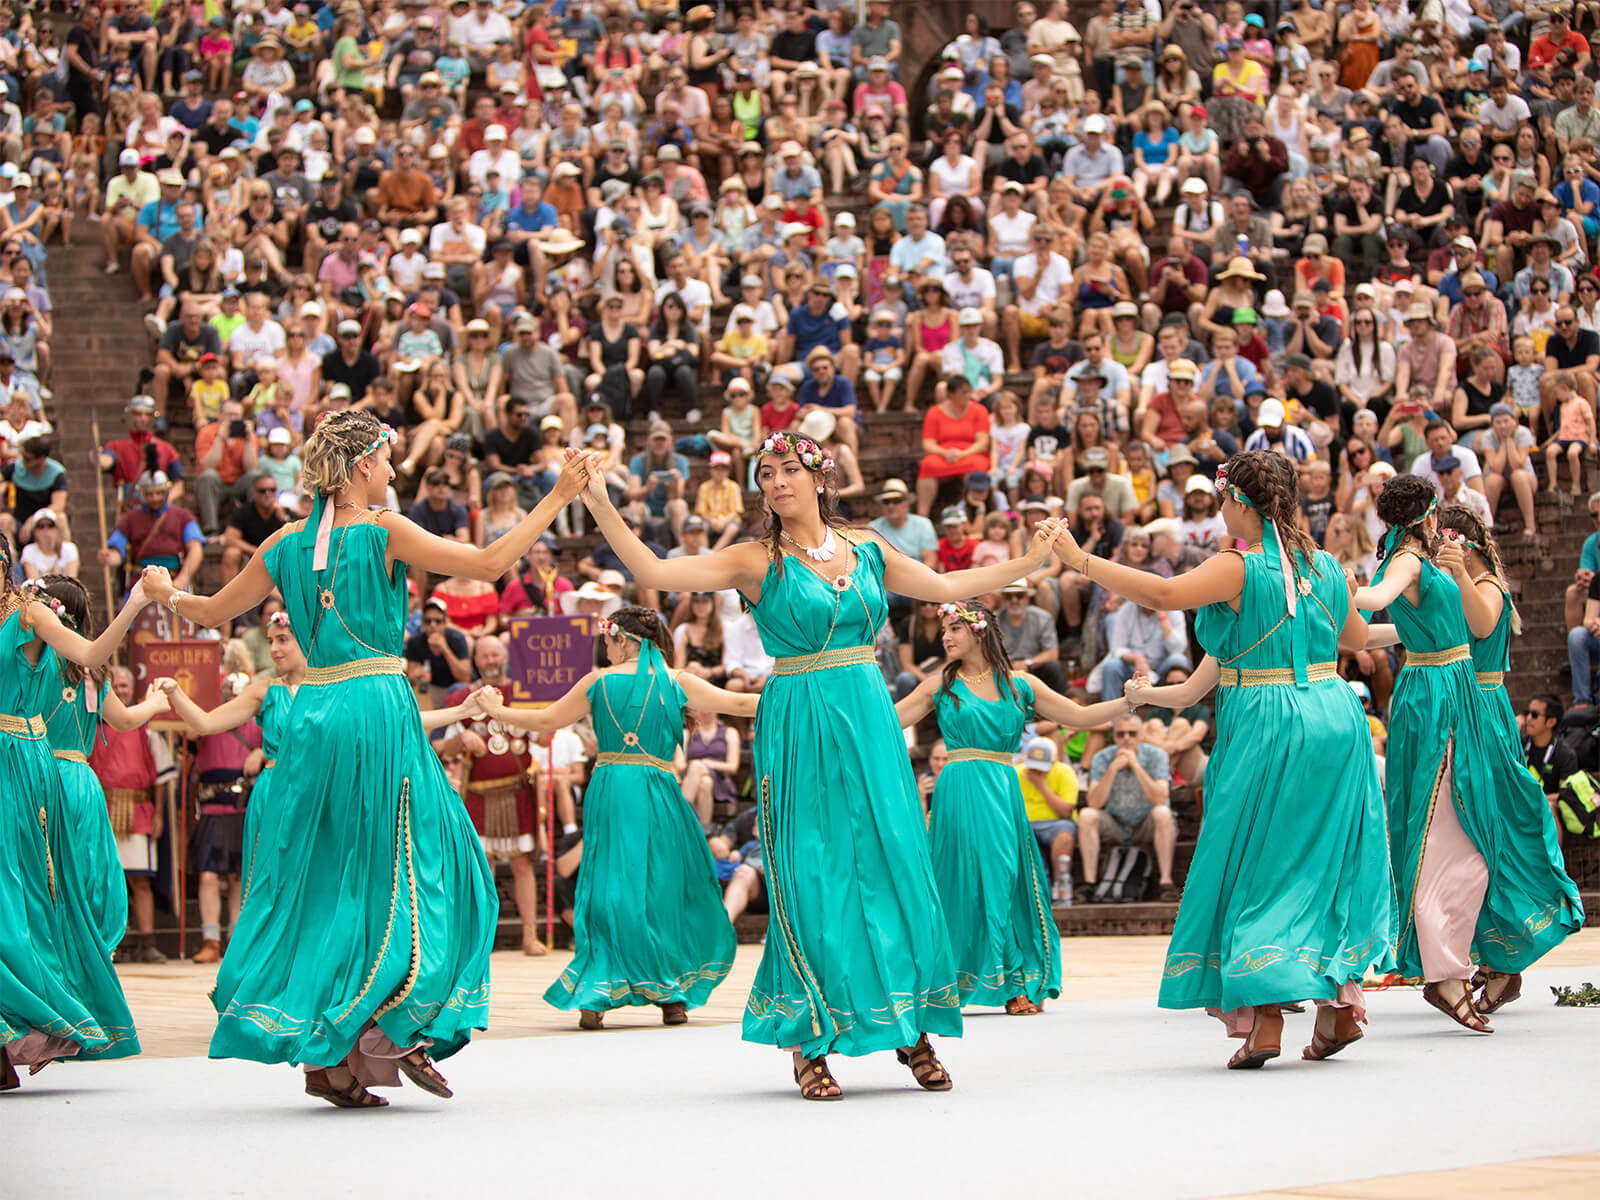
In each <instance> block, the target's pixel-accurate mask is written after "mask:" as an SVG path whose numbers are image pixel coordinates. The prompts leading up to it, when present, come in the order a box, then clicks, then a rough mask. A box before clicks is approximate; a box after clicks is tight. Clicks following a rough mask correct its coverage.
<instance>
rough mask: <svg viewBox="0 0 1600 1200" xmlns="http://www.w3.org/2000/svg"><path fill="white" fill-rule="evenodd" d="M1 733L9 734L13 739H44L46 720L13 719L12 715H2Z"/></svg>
mask: <svg viewBox="0 0 1600 1200" xmlns="http://www.w3.org/2000/svg"><path fill="white" fill-rule="evenodd" d="M0 733H9V734H11V735H12V736H13V737H20V738H33V739H38V738H42V737H43V736H44V718H43V717H13V716H12V715H11V714H10V713H0Z"/></svg>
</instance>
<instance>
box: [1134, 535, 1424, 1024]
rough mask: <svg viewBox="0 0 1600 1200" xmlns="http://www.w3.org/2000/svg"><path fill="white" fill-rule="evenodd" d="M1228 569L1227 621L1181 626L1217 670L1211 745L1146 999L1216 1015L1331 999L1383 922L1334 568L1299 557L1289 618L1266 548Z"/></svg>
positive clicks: (1360, 970)
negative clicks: (1233, 587)
mask: <svg viewBox="0 0 1600 1200" xmlns="http://www.w3.org/2000/svg"><path fill="white" fill-rule="evenodd" d="M1268 528H1269V530H1270V529H1271V526H1268ZM1230 553H1232V552H1231V551H1230ZM1242 557H1243V559H1244V566H1245V577H1244V591H1243V593H1242V594H1241V596H1240V598H1239V611H1238V612H1237V613H1235V612H1234V611H1233V609H1232V608H1231V607H1230V606H1229V605H1227V604H1225V603H1221V604H1208V605H1206V606H1205V607H1204V608H1202V609H1201V610H1200V611H1199V614H1198V617H1197V619H1196V632H1197V633H1198V635H1199V638H1200V642H1201V644H1202V645H1203V646H1204V647H1205V649H1206V652H1207V653H1208V654H1211V655H1212V656H1214V657H1215V658H1216V659H1217V660H1218V662H1220V663H1221V664H1222V666H1223V675H1222V679H1221V683H1220V686H1219V687H1218V690H1217V701H1216V714H1217V741H1216V745H1215V748H1214V749H1213V750H1212V752H1211V759H1210V762H1209V763H1208V764H1207V766H1206V788H1205V793H1206V811H1205V823H1204V824H1203V825H1202V826H1201V829H1200V839H1199V843H1198V844H1197V846H1196V847H1195V853H1194V861H1193V863H1192V864H1191V865H1190V867H1189V875H1188V879H1187V881H1186V882H1185V884H1184V889H1183V901H1182V903H1181V904H1180V905H1179V907H1178V916H1177V919H1176V921H1175V923H1174V926H1173V931H1172V943H1171V945H1170V947H1169V949H1168V951H1167V962H1166V967H1165V970H1164V971H1163V974H1162V979H1161V991H1160V1000H1159V1003H1160V1005H1161V1007H1162V1008H1207V1009H1212V1010H1218V1011H1219V1015H1224V1014H1227V1013H1229V1012H1231V1011H1232V1010H1235V1009H1241V1008H1245V1007H1248V1006H1253V1005H1262V1004H1276V1003H1281V1002H1289V1001H1299V1000H1334V999H1335V997H1336V996H1337V994H1338V992H1339V989H1340V988H1341V987H1343V986H1345V985H1347V984H1354V985H1355V986H1357V987H1359V986H1360V983H1361V980H1362V978H1363V977H1364V975H1365V973H1366V971H1367V969H1368V968H1369V967H1371V966H1373V965H1374V964H1377V965H1378V966H1379V968H1380V969H1387V967H1388V964H1389V961H1390V954H1391V948H1392V945H1393V941H1394V924H1395V900H1394V889H1393V886H1392V884H1391V881H1390V877H1389V859H1388V852H1387V845H1386V837H1385V829H1384V812H1383V794H1382V792H1381V791H1380V789H1379V787H1378V773H1377V762H1376V759H1375V758H1374V756H1373V752H1372V737H1371V734H1370V732H1369V730H1368V725H1367V719H1366V714H1365V713H1364V712H1363V711H1362V708H1361V704H1360V702H1359V701H1358V700H1357V699H1356V696H1355V693H1354V692H1353V691H1352V690H1351V689H1350V685H1349V684H1347V683H1345V681H1344V680H1342V679H1340V678H1339V677H1338V674H1337V672H1336V670H1335V664H1336V663H1337V661H1338V656H1339V630H1340V629H1341V628H1343V626H1344V622H1345V617H1346V615H1347V614H1348V612H1349V608H1350V594H1349V589H1348V587H1347V586H1346V583H1345V575H1344V569H1343V568H1342V567H1341V566H1340V565H1339V564H1338V562H1337V561H1336V560H1335V559H1334V558H1333V557H1332V556H1331V555H1329V554H1327V553H1325V552H1322V551H1318V552H1317V554H1316V557H1315V559H1314V560H1313V561H1312V563H1311V564H1310V565H1311V567H1312V568H1314V570H1313V571H1308V570H1307V569H1306V564H1305V561H1304V559H1303V558H1302V559H1301V564H1302V565H1301V570H1302V582H1303V583H1305V584H1309V591H1307V590H1305V589H1304V587H1302V589H1301V592H1300V594H1299V596H1298V597H1297V600H1296V605H1295V614H1294V615H1293V616H1290V615H1289V612H1288V606H1287V604H1286V602H1285V597H1284V584H1283V571H1282V567H1281V566H1280V562H1279V558H1278V551H1277V542H1276V538H1269V539H1268V540H1267V545H1266V550H1265V551H1264V552H1263V553H1259V554H1246V555H1243V556H1242ZM1227 1019H1228V1018H1227V1017H1226V1015H1224V1021H1227Z"/></svg>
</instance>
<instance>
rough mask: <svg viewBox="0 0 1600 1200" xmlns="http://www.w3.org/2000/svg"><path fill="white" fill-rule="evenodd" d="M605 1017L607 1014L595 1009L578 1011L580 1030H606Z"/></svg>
mask: <svg viewBox="0 0 1600 1200" xmlns="http://www.w3.org/2000/svg"><path fill="white" fill-rule="evenodd" d="M605 1016H606V1015H605V1013H603V1012H600V1011H599V1010H598V1009H594V1008H583V1009H579V1010H578V1028H579V1029H604V1028H605Z"/></svg>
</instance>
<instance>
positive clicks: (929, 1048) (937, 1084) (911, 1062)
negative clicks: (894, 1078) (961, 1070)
mask: <svg viewBox="0 0 1600 1200" xmlns="http://www.w3.org/2000/svg"><path fill="white" fill-rule="evenodd" d="M894 1056H895V1057H896V1058H897V1059H899V1060H900V1062H901V1063H902V1064H903V1065H905V1066H908V1067H910V1068H911V1074H912V1076H913V1077H914V1078H915V1079H916V1081H917V1086H918V1087H920V1088H921V1089H922V1090H923V1091H925V1092H948V1091H949V1090H950V1089H951V1088H953V1087H955V1080H953V1079H951V1078H950V1073H949V1072H948V1071H946V1070H945V1069H944V1064H943V1063H941V1062H940V1061H939V1056H938V1055H937V1054H935V1053H934V1052H933V1043H932V1042H930V1041H928V1035H927V1034H923V1035H922V1036H921V1037H919V1038H918V1039H917V1044H916V1045H915V1046H912V1047H911V1049H910V1050H896V1051H895V1052H894Z"/></svg>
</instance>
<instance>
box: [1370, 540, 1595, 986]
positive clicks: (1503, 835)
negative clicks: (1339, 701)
mask: <svg viewBox="0 0 1600 1200" xmlns="http://www.w3.org/2000/svg"><path fill="white" fill-rule="evenodd" d="M1402 554H1411V555H1413V557H1416V558H1417V561H1418V563H1419V564H1420V566H1421V572H1422V573H1421V576H1420V578H1419V582H1418V589H1419V598H1420V603H1419V604H1417V605H1413V604H1412V603H1411V601H1410V600H1408V599H1407V598H1406V597H1405V596H1404V595H1403V594H1402V595H1400V596H1399V597H1397V598H1396V599H1395V601H1394V603H1393V604H1391V605H1390V606H1389V614H1390V617H1391V619H1392V620H1393V621H1394V624H1395V629H1396V630H1397V632H1398V633H1399V635H1400V641H1401V643H1402V644H1403V645H1404V646H1405V649H1406V662H1405V666H1404V667H1402V668H1401V671H1400V674H1399V677H1398V678H1397V679H1396V680H1395V685H1394V696H1393V698H1392V700H1391V701H1390V707H1389V741H1388V755H1387V762H1386V764H1385V768H1384V794H1385V797H1386V799H1387V802H1388V808H1389V853H1390V858H1391V861H1392V862H1393V864H1394V879H1395V888H1396V891H1397V892H1398V895H1399V900H1400V939H1399V942H1398V945H1397V949H1396V958H1397V960H1398V964H1399V970H1400V972H1401V974H1403V975H1406V976H1408V977H1414V978H1420V977H1421V976H1422V973H1423V972H1422V957H1421V952H1420V950H1419V949H1418V946H1417V931H1416V924H1415V921H1414V919H1413V914H1414V905H1415V893H1416V886H1417V878H1418V875H1419V873H1420V871H1421V869H1422V851H1423V847H1424V846H1425V845H1426V844H1427V840H1428V828H1429V826H1430V825H1431V823H1432V821H1433V808H1434V804H1435V799H1434V797H1435V793H1436V792H1437V791H1438V785H1439V780H1440V778H1441V776H1442V772H1443V769H1444V765H1445V758H1446V754H1447V753H1448V752H1449V751H1450V750H1451V748H1452V747H1453V748H1454V759H1453V763H1452V770H1451V780H1452V787H1451V789H1450V795H1448V796H1440V797H1439V798H1438V803H1449V804H1453V805H1454V806H1455V812H1456V817H1457V819H1458V820H1459V821H1460V822H1461V828H1462V830H1463V832H1465V833H1466V835H1467V837H1468V838H1469V839H1470V840H1471V841H1472V844H1473V846H1474V847H1476V848H1477V851H1478V853H1479V854H1481V855H1483V859H1484V862H1485V864H1486V865H1487V867H1488V871H1489V884H1488V890H1487V891H1486V892H1485V894H1484V898H1483V907H1482V908H1481V909H1479V912H1478V923H1477V928H1476V930H1475V931H1474V933H1473V939H1472V954H1473V957H1474V959H1475V960H1476V961H1478V962H1480V963H1482V964H1483V965H1484V966H1487V967H1489V968H1491V969H1493V970H1496V971H1505V972H1516V971H1521V970H1523V969H1525V968H1526V967H1528V966H1530V965H1532V964H1533V963H1534V962H1536V961H1538V959H1539V958H1540V956H1542V955H1543V954H1544V953H1545V952H1546V951H1547V950H1549V949H1550V948H1551V947H1552V946H1554V945H1556V944H1557V943H1559V942H1560V941H1562V940H1563V939H1564V938H1565V937H1566V936H1567V934H1568V933H1570V932H1572V931H1573V930H1574V929H1577V928H1578V927H1579V926H1581V925H1582V924H1583V909H1582V906H1581V905H1580V904H1579V902H1578V893H1577V890H1576V888H1574V887H1573V884H1572V881H1571V880H1570V879H1568V878H1567V876H1566V874H1565V873H1564V872H1563V871H1562V870H1561V869H1560V867H1559V866H1557V865H1556V864H1557V863H1559V861H1560V856H1559V852H1556V856H1555V858H1554V860H1552V858H1551V852H1550V851H1549V850H1547V848H1546V846H1545V843H1544V840H1543V838H1542V837H1538V836H1534V837H1525V836H1521V835H1519V834H1518V833H1516V832H1515V831H1514V830H1513V829H1512V828H1511V827H1509V826H1508V824H1507V821H1508V814H1507V813H1506V812H1505V811H1504V809H1505V808H1506V803H1505V799H1503V797H1506V798H1507V799H1508V798H1509V797H1508V796H1507V794H1506V793H1504V792H1503V790H1502V789H1505V788H1508V787H1515V788H1520V785H1518V784H1513V783H1512V782H1511V781H1512V780H1513V779H1514V778H1515V776H1516V775H1517V773H1518V772H1520V773H1521V774H1522V775H1523V776H1524V777H1525V778H1528V779H1529V783H1530V785H1532V780H1531V777H1529V776H1528V771H1527V765H1526V759H1525V758H1524V756H1523V753H1522V743H1521V739H1520V738H1517V739H1509V738H1507V737H1506V735H1505V729H1504V725H1503V724H1502V722H1501V720H1500V719H1499V718H1497V717H1495V715H1494V712H1495V708H1494V705H1493V704H1492V702H1491V700H1490V699H1489V698H1486V697H1485V696H1484V694H1483V693H1482V692H1481V691H1480V689H1479V687H1478V681H1477V678H1476V674H1475V671H1474V662H1473V654H1472V650H1471V648H1470V647H1471V643H1472V640H1473V639H1472V631H1471V630H1470V629H1469V628H1468V627H1467V618H1466V614H1465V613H1464V612H1463V611H1462V608H1461V589H1460V588H1459V587H1457V586H1456V582H1455V580H1454V579H1453V578H1451V577H1450V576H1449V575H1448V574H1446V573H1445V572H1444V571H1441V570H1439V568H1437V567H1435V566H1434V565H1433V564H1432V563H1431V562H1428V561H1426V560H1425V559H1423V558H1422V557H1421V556H1420V555H1417V554H1416V552H1415V551H1412V550H1402V551H1399V552H1398V553H1397V554H1395V555H1391V556H1390V557H1389V558H1387V559H1385V560H1384V562H1383V563H1382V565H1380V566H1379V568H1378V572H1377V574H1376V575H1375V576H1374V577H1373V583H1374V584H1376V583H1378V582H1379V581H1381V580H1382V579H1383V577H1384V575H1385V574H1386V573H1387V571H1388V569H1389V565H1390V564H1391V563H1392V562H1394V560H1395V558H1397V557H1399V556H1400V555H1402ZM1501 620H1502V621H1504V622H1507V623H1508V624H1507V628H1508V629H1509V621H1510V606H1509V605H1508V606H1507V607H1506V610H1505V612H1503V613H1502V614H1501ZM1496 633H1498V630H1497V631H1496ZM1487 640H1489V641H1490V642H1491V643H1494V642H1498V643H1499V645H1498V647H1497V646H1496V645H1494V644H1491V645H1490V646H1488V647H1487V648H1486V649H1485V650H1484V653H1485V655H1492V656H1493V657H1492V658H1489V659H1488V660H1487V661H1491V662H1496V663H1498V664H1499V666H1498V667H1496V668H1495V669H1500V670H1503V669H1504V664H1505V645H1506V641H1507V638H1504V637H1498V638H1497V636H1496V634H1491V635H1490V638H1489V639H1487ZM1506 707H1507V709H1509V707H1510V705H1509V702H1507V704H1506ZM1507 715H1508V716H1509V714H1507ZM1538 806H1539V808H1540V810H1541V811H1543V812H1544V813H1545V814H1546V815H1547V816H1548V812H1549V810H1548V807H1547V806H1546V804H1545V801H1544V798H1543V796H1542V795H1541V796H1539V797H1538ZM1550 833H1551V836H1552V837H1553V835H1554V826H1553V824H1552V825H1551V827H1550Z"/></svg>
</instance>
